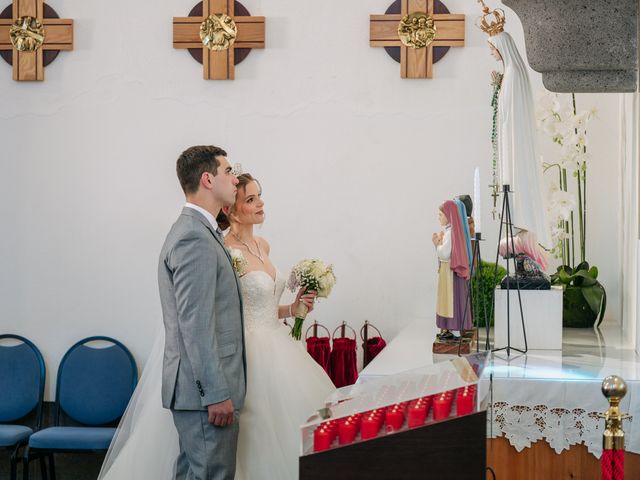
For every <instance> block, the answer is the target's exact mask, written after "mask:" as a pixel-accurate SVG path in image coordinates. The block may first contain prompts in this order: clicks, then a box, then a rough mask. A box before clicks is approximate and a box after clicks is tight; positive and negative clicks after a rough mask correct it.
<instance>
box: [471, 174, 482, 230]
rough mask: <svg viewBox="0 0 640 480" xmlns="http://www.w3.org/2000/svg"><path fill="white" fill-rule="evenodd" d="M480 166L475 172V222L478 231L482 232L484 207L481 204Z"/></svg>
mask: <svg viewBox="0 0 640 480" xmlns="http://www.w3.org/2000/svg"><path fill="white" fill-rule="evenodd" d="M480 196H481V194H480V167H476V169H475V171H474V172H473V223H474V225H475V230H476V233H480V232H482V207H481V206H480Z"/></svg>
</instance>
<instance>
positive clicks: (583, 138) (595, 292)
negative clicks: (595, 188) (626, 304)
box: [537, 93, 607, 327]
mask: <svg viewBox="0 0 640 480" xmlns="http://www.w3.org/2000/svg"><path fill="white" fill-rule="evenodd" d="M595 116H596V110H595V109H593V108H592V109H590V110H585V111H581V112H578V110H577V108H576V96H575V94H573V93H572V94H571V95H558V94H556V93H547V94H546V95H544V96H543V98H542V99H541V101H540V104H539V109H538V112H537V120H538V127H539V129H540V130H541V131H542V132H543V133H545V134H546V135H548V136H549V137H550V138H551V141H552V142H553V143H555V144H557V145H558V146H559V147H560V156H559V158H558V161H557V162H555V163H543V167H544V171H545V172H549V173H552V172H554V173H556V174H557V182H556V181H554V182H552V185H551V189H550V197H551V198H550V202H549V206H548V213H549V217H550V219H551V221H552V222H553V223H552V224H553V225H554V227H553V228H552V231H551V232H552V238H553V242H554V249H553V250H554V254H555V256H556V257H557V258H560V259H562V265H561V266H560V267H558V271H557V272H556V273H554V274H553V275H552V276H551V281H552V282H553V283H556V284H562V285H563V286H564V287H565V290H564V300H563V305H564V308H563V324H564V325H565V326H574V327H575V326H586V325H585V323H584V322H583V318H582V316H581V315H579V312H580V311H582V308H581V307H580V305H579V303H576V302H577V299H578V298H579V297H581V298H583V299H584V301H585V302H586V304H587V305H588V306H589V309H590V310H591V311H592V312H593V315H594V316H595V317H599V318H598V323H597V325H600V323H601V322H602V319H603V318H604V314H605V311H606V308H607V293H606V291H605V289H604V287H603V286H602V284H600V282H599V281H598V280H597V278H598V268H597V267H595V266H589V263H588V262H587V261H586V236H587V162H588V160H589V158H590V156H589V153H588V151H587V145H588V142H587V127H588V125H589V121H590V120H592V119H593V118H594V117H595ZM569 176H573V178H575V182H576V183H575V186H576V193H577V199H576V195H574V194H573V193H572V192H570V191H569V182H568V179H569ZM576 207H577V217H578V218H577V223H578V224H577V233H578V243H579V248H580V257H579V259H580V261H579V263H578V264H577V265H576V242H575V237H576V224H575V223H576V218H575V217H576V215H575V213H576ZM595 317H594V318H595Z"/></svg>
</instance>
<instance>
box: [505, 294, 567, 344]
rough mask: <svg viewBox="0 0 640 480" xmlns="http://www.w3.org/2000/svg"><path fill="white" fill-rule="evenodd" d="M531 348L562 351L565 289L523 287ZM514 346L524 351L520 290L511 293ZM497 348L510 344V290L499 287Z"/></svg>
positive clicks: (511, 325)
mask: <svg viewBox="0 0 640 480" xmlns="http://www.w3.org/2000/svg"><path fill="white" fill-rule="evenodd" d="M520 296H521V298H522V311H523V313H524V325H525V329H526V332H527V346H528V347H529V350H562V288H561V287H551V290H520ZM509 305H510V310H511V322H510V336H511V346H512V347H515V348H518V349H520V350H524V336H523V334H522V319H521V317H520V305H519V303H518V292H517V291H516V290H511V291H510V293H509ZM494 332H495V344H494V345H495V347H494V348H502V347H506V346H507V290H502V289H500V288H496V307H495V326H494Z"/></svg>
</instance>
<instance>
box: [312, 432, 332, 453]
mask: <svg viewBox="0 0 640 480" xmlns="http://www.w3.org/2000/svg"><path fill="white" fill-rule="evenodd" d="M330 446H331V432H329V430H325V429H324V428H322V427H318V428H316V429H315V430H314V432H313V451H314V452H322V451H323V450H328V449H329V447H330Z"/></svg>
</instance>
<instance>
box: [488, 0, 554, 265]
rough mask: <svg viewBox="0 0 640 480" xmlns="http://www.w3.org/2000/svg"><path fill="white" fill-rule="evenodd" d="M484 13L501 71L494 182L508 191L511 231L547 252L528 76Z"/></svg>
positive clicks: (499, 23)
mask: <svg viewBox="0 0 640 480" xmlns="http://www.w3.org/2000/svg"><path fill="white" fill-rule="evenodd" d="M487 13H488V9H487V10H486V11H485V17H483V19H482V20H483V22H482V23H481V28H482V29H483V30H484V31H485V32H487V33H489V35H490V36H489V43H490V45H491V46H492V50H493V53H494V55H495V54H497V55H499V59H500V60H501V61H502V63H503V66H504V72H503V78H502V87H501V88H500V93H499V96H498V118H497V122H498V123H497V129H498V158H499V162H498V166H499V171H498V175H499V181H500V184H501V185H510V186H511V191H512V193H511V195H510V207H511V220H512V223H513V225H514V227H517V229H519V230H524V231H527V232H528V234H527V235H528V236H531V235H535V236H536V237H537V241H538V242H539V243H540V244H542V245H544V246H547V247H550V246H551V236H550V230H549V224H548V222H547V220H546V208H545V202H544V198H543V183H542V162H541V160H540V156H539V154H538V142H537V130H536V123H535V111H534V106H533V99H532V94H531V85H530V83H529V74H528V72H527V68H526V66H525V63H524V61H523V60H522V57H521V56H520V53H519V52H518V48H517V47H516V44H515V42H514V41H513V38H512V37H511V35H509V34H508V33H507V32H505V31H503V30H502V27H503V25H504V15H503V14H502V13H498V14H496V11H495V10H494V12H492V13H493V15H494V18H495V19H496V21H495V22H492V23H488V22H486V16H487ZM497 58H498V57H497ZM514 233H515V232H514ZM530 256H531V255H530Z"/></svg>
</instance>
